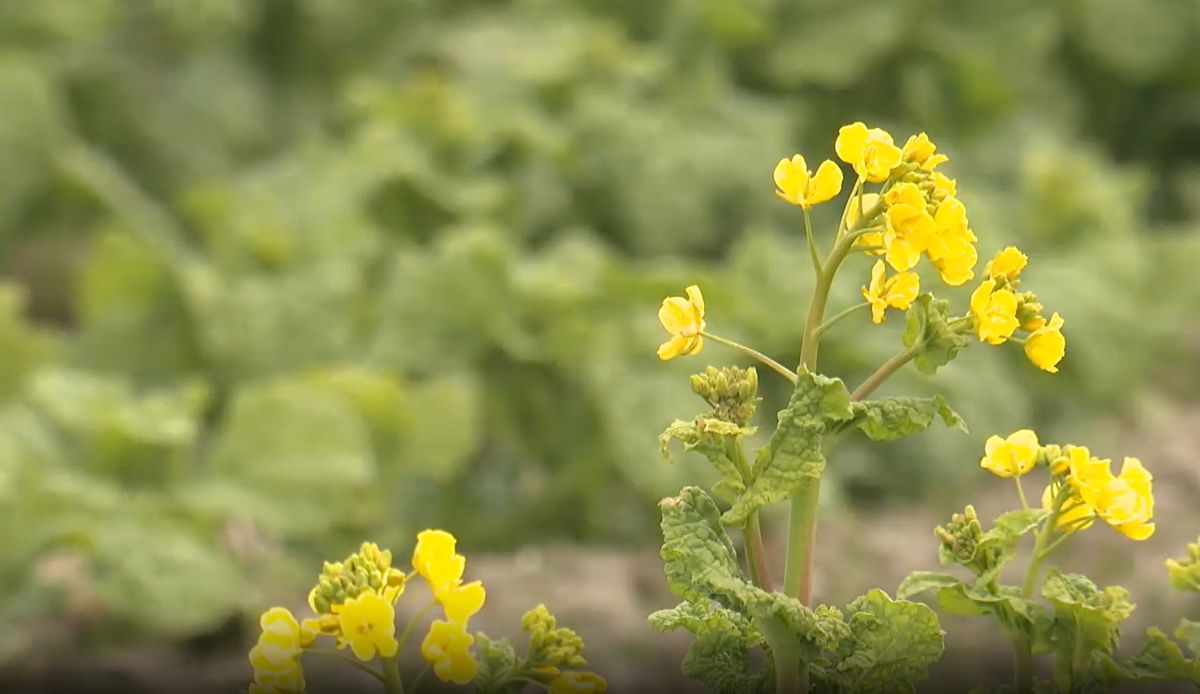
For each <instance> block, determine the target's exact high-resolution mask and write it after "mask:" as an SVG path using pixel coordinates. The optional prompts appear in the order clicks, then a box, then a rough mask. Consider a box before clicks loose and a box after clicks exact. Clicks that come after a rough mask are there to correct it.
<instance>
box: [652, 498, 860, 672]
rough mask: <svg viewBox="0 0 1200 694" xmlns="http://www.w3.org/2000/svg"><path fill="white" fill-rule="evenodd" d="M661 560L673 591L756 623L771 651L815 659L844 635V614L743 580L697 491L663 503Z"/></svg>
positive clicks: (712, 507) (715, 516) (707, 502)
mask: <svg viewBox="0 0 1200 694" xmlns="http://www.w3.org/2000/svg"><path fill="white" fill-rule="evenodd" d="M659 508H660V510H661V511H662V531H663V546H662V553H661V554H662V558H663V564H664V567H663V568H664V571H665V572H666V575H667V582H668V584H669V585H670V587H671V590H672V591H673V592H674V593H675V594H676V595H678V596H679V597H681V598H683V599H684V600H687V601H689V602H701V603H702V602H704V601H708V600H715V601H716V602H717V603H719V604H720V605H722V606H724V607H727V608H729V609H732V610H735V611H737V612H740V613H742V614H745V615H746V616H748V617H750V618H751V619H754V620H756V623H757V624H758V625H759V628H760V629H762V630H764V631H763V634H764V636H765V637H766V638H767V640H768V641H770V642H771V643H772V648H779V647H781V646H783V647H787V648H790V649H795V650H797V651H798V652H799V654H800V656H801V658H802V659H803V660H806V661H809V660H812V659H814V658H816V657H817V656H818V655H819V654H820V653H821V652H822V651H823V650H828V649H830V648H832V647H833V645H834V644H836V643H838V642H839V640H840V639H841V638H843V637H844V636H845V634H846V633H847V632H846V625H845V623H844V622H843V621H842V617H841V613H840V612H839V611H838V610H836V609H834V608H829V607H820V608H817V609H816V610H812V609H809V608H808V607H806V606H805V605H804V604H803V603H801V602H800V601H799V600H797V599H795V598H793V597H790V596H787V595H782V594H780V593H768V592H766V591H764V590H762V589H760V588H758V587H757V586H754V585H752V584H750V583H748V582H747V581H745V580H744V579H743V578H742V574H741V571H740V569H739V568H738V564H737V558H736V555H735V553H734V549H733V543H732V542H730V540H729V537H728V536H727V535H726V534H725V529H724V528H723V527H722V526H721V519H720V515H719V513H718V511H717V506H716V503H715V502H714V501H713V500H712V498H711V497H709V496H708V495H707V494H706V493H704V490H702V489H700V488H699V487H685V488H684V489H683V490H681V491H680V493H679V496H677V497H672V498H668V499H664V500H663V501H662V502H661V503H660V504H659Z"/></svg>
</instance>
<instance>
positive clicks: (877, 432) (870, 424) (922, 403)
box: [850, 395, 967, 441]
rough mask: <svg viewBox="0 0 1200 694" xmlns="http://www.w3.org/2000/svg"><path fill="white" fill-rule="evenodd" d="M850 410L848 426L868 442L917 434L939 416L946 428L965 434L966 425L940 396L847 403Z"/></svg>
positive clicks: (892, 439) (891, 439) (893, 439)
mask: <svg viewBox="0 0 1200 694" xmlns="http://www.w3.org/2000/svg"><path fill="white" fill-rule="evenodd" d="M850 408H851V410H852V411H853V412H854V419H853V420H851V422H850V424H852V425H854V426H857V427H858V428H859V429H861V430H862V432H863V433H864V434H866V435H867V438H870V439H871V440H872V441H895V440H896V439H902V438H904V437H906V436H912V435H913V434H919V433H921V432H922V431H925V430H926V429H928V428H929V426H930V425H931V424H933V421H934V419H935V418H939V417H940V418H941V420H942V422H944V423H945V425H946V426H948V427H950V428H952V429H958V430H959V431H962V432H964V433H965V432H966V431H967V424H966V422H964V421H963V418H962V417H960V416H959V415H958V413H957V412H955V411H954V410H952V409H950V406H949V405H948V404H946V400H945V398H943V397H942V396H940V395H935V396H933V397H932V398H886V399H884V400H864V401H861V402H854V403H851V405H850Z"/></svg>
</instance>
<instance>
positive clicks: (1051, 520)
mask: <svg viewBox="0 0 1200 694" xmlns="http://www.w3.org/2000/svg"><path fill="white" fill-rule="evenodd" d="M1069 494H1070V488H1069V487H1067V486H1066V485H1063V487H1062V489H1060V490H1059V492H1058V494H1057V496H1055V497H1054V503H1053V505H1052V506H1051V508H1050V515H1049V516H1047V517H1046V523H1045V525H1043V526H1042V529H1041V530H1040V531H1038V534H1037V536H1036V537H1035V538H1034V541H1033V556H1032V557H1031V558H1030V561H1029V570H1028V571H1027V572H1026V573H1025V583H1024V585H1022V586H1021V597H1023V598H1025V599H1026V600H1029V599H1030V598H1032V597H1033V591H1034V588H1036V587H1037V581H1038V576H1039V575H1040V574H1041V572H1042V562H1043V561H1044V560H1045V559H1046V557H1047V556H1049V554H1050V550H1052V549H1054V548H1056V547H1058V546H1059V545H1060V544H1061V542H1056V543H1054V544H1053V545H1049V547H1048V543H1049V542H1050V538H1051V537H1052V536H1053V535H1054V532H1055V527H1056V526H1057V525H1058V517H1059V516H1060V515H1062V506H1063V503H1064V502H1065V501H1066V499H1067V496H1068V495H1069ZM1013 648H1014V649H1015V651H1016V661H1015V662H1014V665H1013V669H1014V676H1015V678H1016V684H1017V694H1029V692H1030V691H1032V689H1033V653H1032V651H1031V644H1030V643H1029V640H1028V639H1025V638H1019V637H1018V638H1017V639H1015V640H1014V641H1013Z"/></svg>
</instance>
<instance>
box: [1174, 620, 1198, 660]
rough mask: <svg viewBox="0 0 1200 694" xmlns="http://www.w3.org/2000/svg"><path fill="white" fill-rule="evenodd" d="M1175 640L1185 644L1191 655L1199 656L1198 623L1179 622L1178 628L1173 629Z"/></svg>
mask: <svg viewBox="0 0 1200 694" xmlns="http://www.w3.org/2000/svg"><path fill="white" fill-rule="evenodd" d="M1175 638H1177V639H1179V640H1180V641H1182V642H1184V643H1186V644H1187V647H1188V648H1189V649H1190V650H1191V651H1192V655H1196V656H1200V622H1193V621H1192V620H1190V619H1181V620H1179V626H1177V627H1175Z"/></svg>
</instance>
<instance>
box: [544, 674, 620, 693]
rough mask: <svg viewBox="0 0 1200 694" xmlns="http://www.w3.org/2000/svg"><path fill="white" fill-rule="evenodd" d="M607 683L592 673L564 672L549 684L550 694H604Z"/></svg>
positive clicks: (606, 689)
mask: <svg viewBox="0 0 1200 694" xmlns="http://www.w3.org/2000/svg"><path fill="white" fill-rule="evenodd" d="M606 691H608V682H606V681H605V679H604V678H603V677H601V676H600V675H597V674H596V673H594V672H564V673H563V674H561V675H559V676H558V677H557V678H555V680H554V681H553V682H551V683H550V694H604V692H606Z"/></svg>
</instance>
